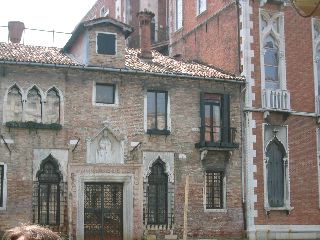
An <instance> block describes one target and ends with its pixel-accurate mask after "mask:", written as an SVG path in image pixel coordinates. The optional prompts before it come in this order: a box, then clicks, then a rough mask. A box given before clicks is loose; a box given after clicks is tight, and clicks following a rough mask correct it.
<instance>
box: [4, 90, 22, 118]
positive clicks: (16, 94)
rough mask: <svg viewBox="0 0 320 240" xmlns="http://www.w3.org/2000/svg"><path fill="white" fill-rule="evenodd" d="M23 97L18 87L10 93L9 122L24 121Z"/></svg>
mask: <svg viewBox="0 0 320 240" xmlns="http://www.w3.org/2000/svg"><path fill="white" fill-rule="evenodd" d="M22 111H23V109H22V95H21V92H20V89H19V88H18V87H17V86H13V87H12V88H11V89H10V90H9V91H8V97H7V121H17V122H21V121H22Z"/></svg>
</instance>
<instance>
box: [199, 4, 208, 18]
mask: <svg viewBox="0 0 320 240" xmlns="http://www.w3.org/2000/svg"><path fill="white" fill-rule="evenodd" d="M201 3H204V4H205V7H204V9H201V8H200V4H201ZM207 5H208V3H207V0H197V16H199V15H201V14H202V13H203V12H205V11H207Z"/></svg>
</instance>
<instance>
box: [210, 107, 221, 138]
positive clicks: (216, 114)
mask: <svg viewBox="0 0 320 240" xmlns="http://www.w3.org/2000/svg"><path fill="white" fill-rule="evenodd" d="M212 107H213V116H212V120H213V141H214V142H219V141H220V140H221V134H220V132H221V110H220V106H217V105H213V106H212Z"/></svg>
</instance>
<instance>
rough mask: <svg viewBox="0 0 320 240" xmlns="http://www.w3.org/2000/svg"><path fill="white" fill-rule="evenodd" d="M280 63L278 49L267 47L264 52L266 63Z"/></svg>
mask: <svg viewBox="0 0 320 240" xmlns="http://www.w3.org/2000/svg"><path fill="white" fill-rule="evenodd" d="M278 63H279V61H278V51H277V50H276V49H269V48H266V52H265V54H264V64H265V65H271V66H278Z"/></svg>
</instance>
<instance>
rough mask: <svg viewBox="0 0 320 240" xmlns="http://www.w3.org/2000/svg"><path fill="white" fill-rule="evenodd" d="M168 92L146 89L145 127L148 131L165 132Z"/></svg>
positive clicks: (166, 126)
mask: <svg viewBox="0 0 320 240" xmlns="http://www.w3.org/2000/svg"><path fill="white" fill-rule="evenodd" d="M167 105H168V93H167V92H165V91H156V90H154V91H148V93H147V128H148V132H149V133H159V134H161V133H162V134H165V133H167V132H168V130H167V129H168V125H167Z"/></svg>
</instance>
